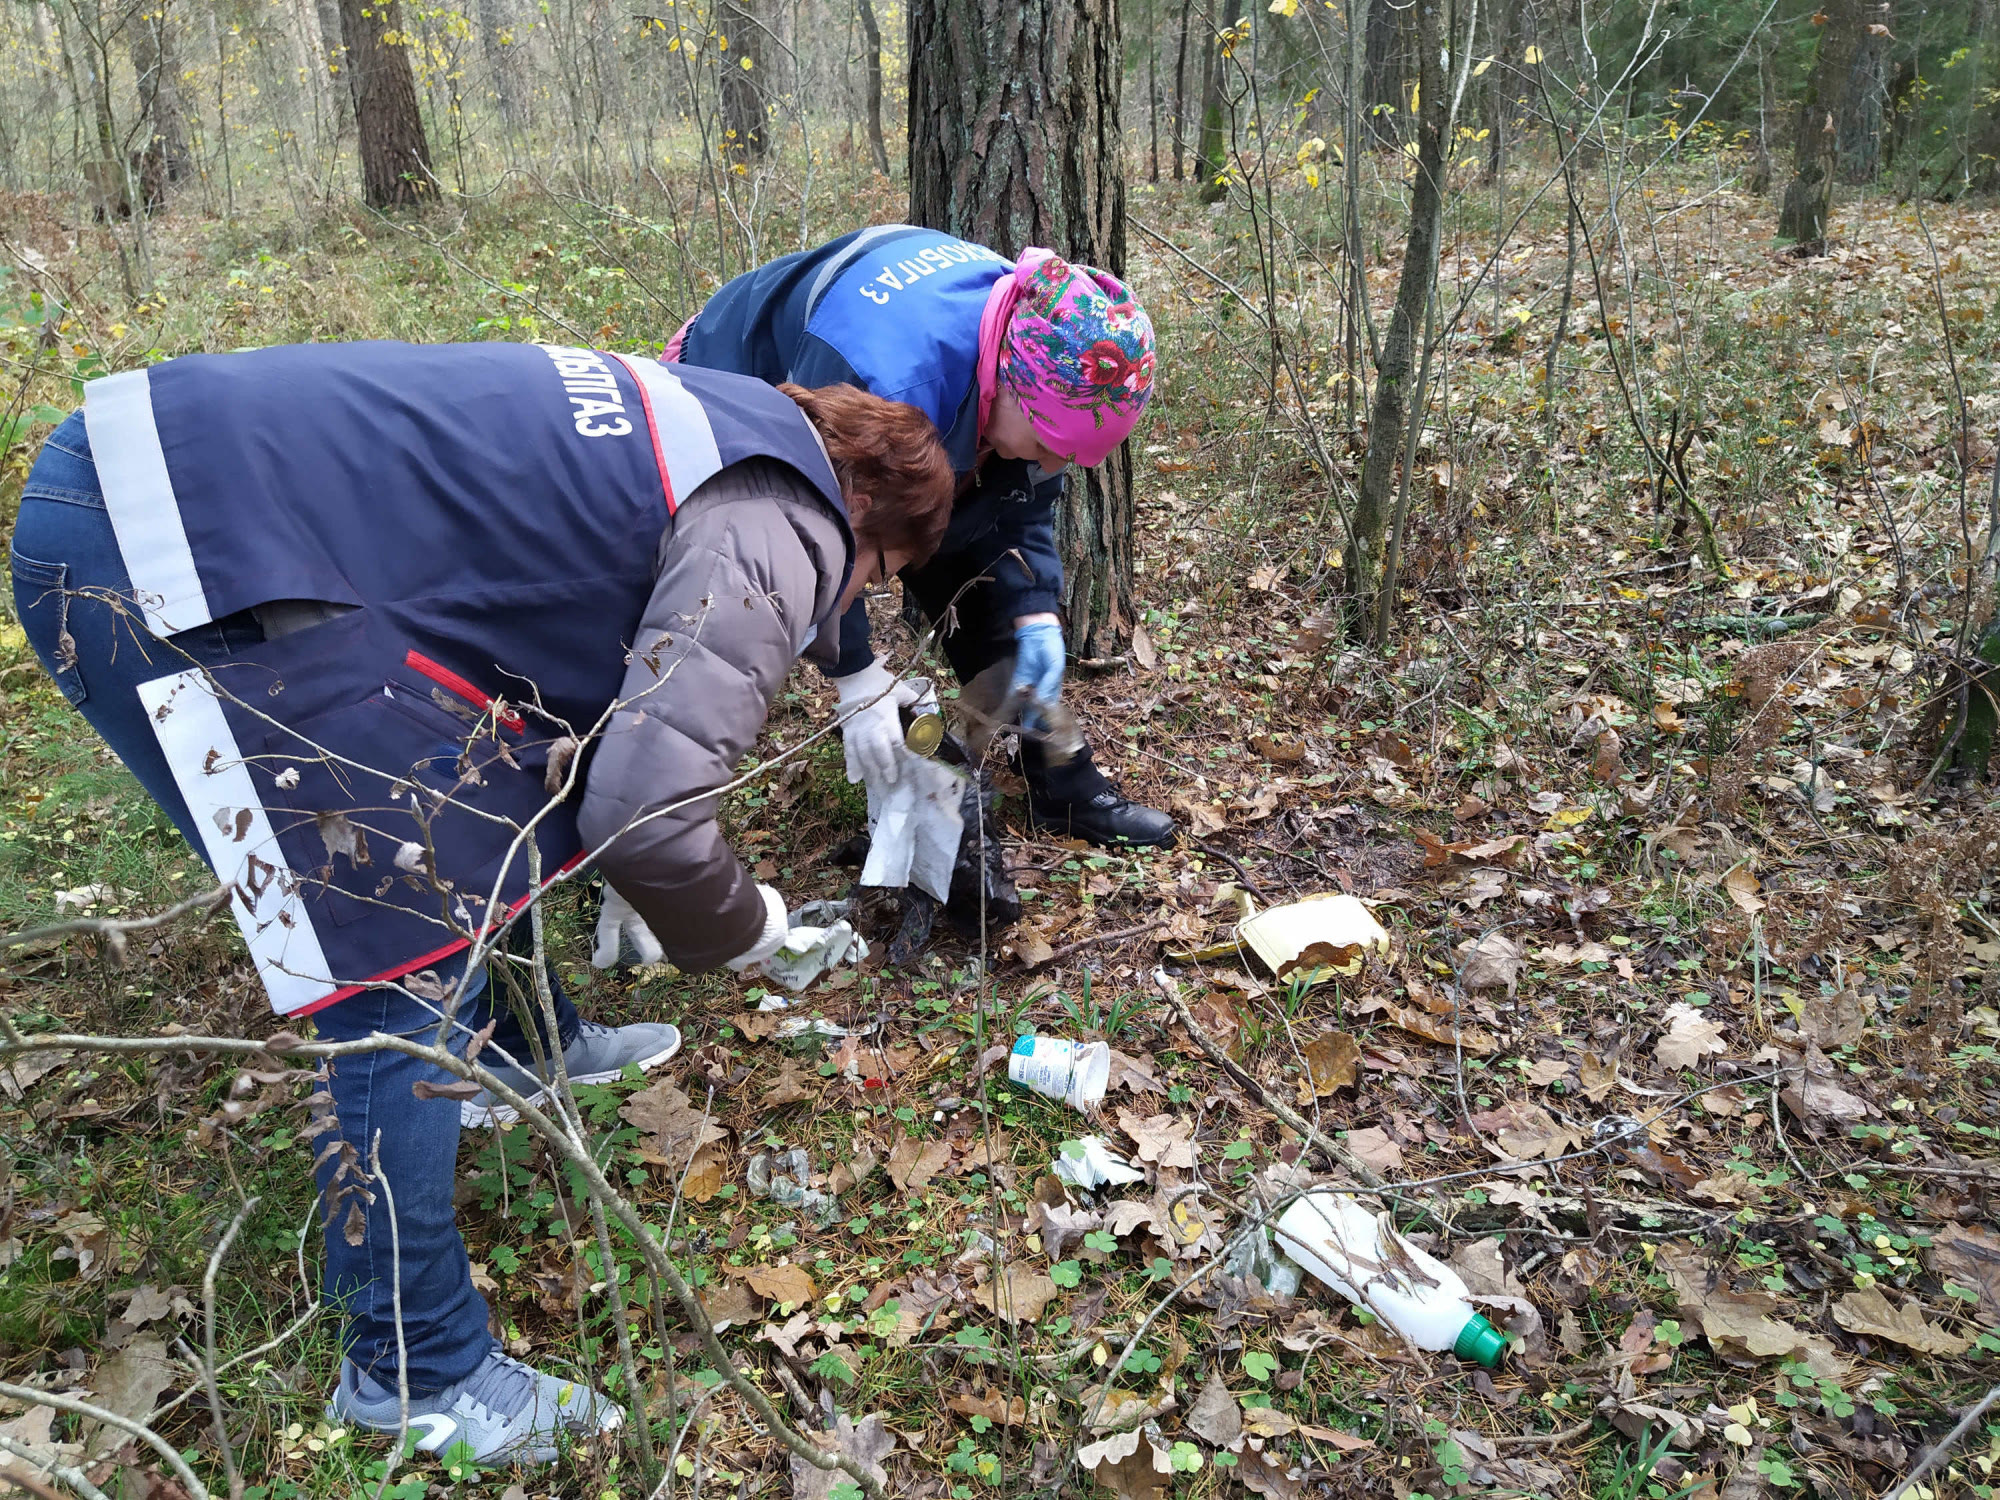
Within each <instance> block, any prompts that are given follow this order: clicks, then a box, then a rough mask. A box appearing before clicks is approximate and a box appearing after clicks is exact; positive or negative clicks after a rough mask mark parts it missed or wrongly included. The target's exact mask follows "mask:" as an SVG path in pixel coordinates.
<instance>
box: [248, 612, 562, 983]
mask: <svg viewBox="0 0 2000 1500" xmlns="http://www.w3.org/2000/svg"><path fill="white" fill-rule="evenodd" d="M410 654H411V655H412V656H415V655H416V652H414V651H412V652H411V653H410ZM582 863H583V855H582V853H580V852H579V853H578V854H577V856H576V858H574V859H572V860H571V861H570V862H569V863H568V864H566V865H564V866H563V867H562V868H561V869H560V870H558V871H556V873H555V875H552V876H550V877H549V878H548V879H547V880H545V881H543V882H542V889H543V890H547V889H548V888H549V887H550V886H552V885H554V884H555V882H556V878H557V876H562V875H567V874H568V873H569V872H570V871H571V870H574V869H575V868H576V867H577V866H578V865H580V864H582ZM532 899H534V898H533V897H532V896H523V897H522V898H521V899H520V900H519V901H516V902H515V903H514V904H513V905H512V906H510V907H508V908H507V915H508V916H509V917H510V918H511V917H514V916H517V915H519V914H520V912H521V911H522V910H523V909H524V908H525V907H526V906H527V904H528V902H529V901H531V900H532ZM471 946H472V940H471V939H470V938H458V939H455V940H454V941H452V942H449V943H446V944H445V945H444V946H443V947H442V948H433V949H432V950H431V951H430V952H428V953H426V954H423V955H422V956H420V957H417V958H413V959H410V960H409V961H408V962H407V963H400V964H396V965H393V966H392V967H390V968H387V969H384V970H383V971H382V972H381V973H380V974H374V975H371V976H369V977H368V978H367V979H364V980H362V981H361V982H360V983H359V984H350V985H344V986H342V987H341V988H340V989H337V990H335V991H334V992H333V993H332V994H331V995H328V996H327V997H326V998H325V999H323V1000H315V1001H313V1003H312V1004H310V1005H302V1006H300V1007H299V1008H298V1009H297V1010H288V1011H286V1012H285V1014H286V1015H287V1016H309V1015H311V1014H312V1013H313V1012H314V1011H316V1010H325V1009H326V1008H327V1007H328V1006H329V1005H333V1004H336V1003H337V1002H339V1001H342V1000H345V999H346V998H347V997H348V996H350V995H358V994H360V993H361V992H362V991H363V990H365V989H367V988H368V987H369V986H370V985H375V984H382V983H385V982H386V981H388V980H391V979H401V978H402V977H403V976H404V975H405V974H414V973H416V972H417V970H419V969H421V968H425V967H427V966H428V965H430V964H434V963H436V962H437V961H438V960H439V959H441V958H449V957H451V955H452V954H454V953H457V952H458V951H459V950H460V949H462V948H470V947H471Z"/></svg>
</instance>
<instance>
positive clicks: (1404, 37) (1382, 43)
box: [1361, 0, 1418, 146]
mask: <svg viewBox="0 0 2000 1500" xmlns="http://www.w3.org/2000/svg"><path fill="white" fill-rule="evenodd" d="M1415 20H1416V8H1415V6H1414V5H1412V4H1411V3H1410V0H1402V3H1400V4H1399V3H1397V0H1368V24H1367V29H1366V30H1365V31H1364V32H1363V33H1362V35H1363V36H1364V37H1365V38H1366V39H1367V40H1366V47H1367V52H1366V57H1365V60H1364V62H1363V65H1362V75H1361V76H1362V92H1361V102H1362V105H1363V111H1364V115H1365V118H1366V120H1367V126H1368V139H1369V140H1370V141H1371V142H1372V143H1374V144H1375V145H1377V146H1394V145H1396V144H1397V143H1398V141H1399V140H1400V139H1401V133H1400V130H1399V128H1398V126H1397V123H1396V122H1397V119H1398V117H1399V116H1401V114H1402V113H1403V111H1404V110H1405V109H1406V108H1408V106H1409V100H1408V99H1407V98H1406V97H1405V96H1404V91H1403V81H1404V80H1405V79H1406V78H1408V77H1409V76H1410V74H1411V73H1412V71H1414V69H1413V67H1412V64H1413V63H1414V62H1415V58H1414V57H1413V56H1412V55H1411V54H1412V53H1413V52H1414V51H1415V50H1416V47H1417V45H1418V43H1417V40H1416V37H1415V35H1414V23H1415Z"/></svg>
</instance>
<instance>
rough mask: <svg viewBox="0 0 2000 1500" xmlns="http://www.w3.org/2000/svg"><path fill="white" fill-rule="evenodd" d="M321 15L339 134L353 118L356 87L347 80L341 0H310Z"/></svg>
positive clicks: (320, 28) (320, 23)
mask: <svg viewBox="0 0 2000 1500" xmlns="http://www.w3.org/2000/svg"><path fill="white" fill-rule="evenodd" d="M309 3H311V5H312V7H313V10H314V12H315V13H316V14H317V15H318V16H319V37H320V45H321V47H322V48H323V49H324V50H325V53H326V75H327V78H328V80H329V81H330V82H331V83H332V85H333V86H332V88H331V89H330V90H329V91H328V93H329V97H330V98H331V99H332V102H333V120H334V131H335V134H338V133H339V132H340V131H342V130H344V129H346V128H347V126H348V124H349V123H350V122H352V120H353V119H354V90H353V88H352V87H351V86H350V85H349V83H348V82H347V81H346V80H347V43H346V41H345V40H344V39H343V37H342V35H341V29H340V0H309Z"/></svg>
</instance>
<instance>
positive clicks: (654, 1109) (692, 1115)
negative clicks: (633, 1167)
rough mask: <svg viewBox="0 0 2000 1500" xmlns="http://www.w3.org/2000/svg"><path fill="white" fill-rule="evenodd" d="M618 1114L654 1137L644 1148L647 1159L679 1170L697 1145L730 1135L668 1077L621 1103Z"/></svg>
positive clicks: (643, 1152)
mask: <svg viewBox="0 0 2000 1500" xmlns="http://www.w3.org/2000/svg"><path fill="white" fill-rule="evenodd" d="M618 1116H619V1118H620V1119H622V1120H624V1121H625V1123H626V1124H628V1125H636V1126H638V1128H639V1129H640V1130H642V1131H645V1132H646V1133H647V1134H649V1135H650V1136H651V1137H652V1139H651V1140H650V1141H648V1142H646V1143H645V1144H644V1145H642V1147H641V1148H640V1149H641V1152H642V1154H644V1155H645V1156H646V1159H647V1160H649V1161H652V1162H655V1163H658V1164H661V1165H665V1166H670V1167H673V1168H675V1169H677V1170H678V1169H679V1168H680V1167H681V1166H683V1165H684V1164H685V1163H686V1161H687V1159H688V1157H689V1156H690V1155H691V1154H692V1153H693V1152H694V1151H695V1149H696V1148H697V1147H700V1146H705V1145H707V1144H708V1143H709V1142H710V1141H719V1140H723V1139H726V1138H727V1136H728V1134H729V1132H728V1131H726V1130H724V1129H723V1128H722V1127H721V1126H720V1125H718V1124H716V1123H715V1120H714V1118H713V1117H712V1116H710V1115H708V1114H707V1113H706V1112H705V1111H703V1110H699V1109H696V1108H695V1107H694V1105H693V1104H692V1103H691V1102H690V1101H689V1099H688V1096H687V1094H686V1092H685V1091H684V1090H682V1089H680V1088H679V1087H677V1086H676V1085H675V1084H674V1082H673V1081H672V1080H671V1079H667V1078H662V1079H661V1080H660V1081H659V1082H658V1083H656V1084H654V1085H653V1086H652V1087H651V1088H647V1089H641V1090H640V1091H639V1092H638V1093H636V1094H634V1095H632V1096H631V1097H630V1098H629V1099H627V1100H626V1101H625V1102H624V1103H623V1104H621V1105H619V1106H618Z"/></svg>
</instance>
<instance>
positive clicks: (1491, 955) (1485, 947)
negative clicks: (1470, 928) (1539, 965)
mask: <svg viewBox="0 0 2000 1500" xmlns="http://www.w3.org/2000/svg"><path fill="white" fill-rule="evenodd" d="M1458 957H1459V965H1460V967H1459V976H1458V977H1459V983H1460V984H1462V985H1464V986H1465V988H1466V989H1468V990H1473V991H1478V990H1505V991H1507V993H1508V994H1510V995H1511V994H1513V993H1514V986H1515V985H1517V984H1518V983H1520V980H1521V971H1522V970H1523V969H1524V968H1526V967H1527V960H1526V959H1525V958H1523V957H1522V956H1521V950H1520V948H1519V947H1518V946H1517V945H1516V944H1515V942H1514V941H1513V939H1512V938H1509V937H1508V936H1507V935H1506V934H1505V933H1499V932H1489V933H1487V934H1486V936H1485V937H1483V938H1480V939H1478V940H1477V941H1474V940H1472V939H1469V938H1468V939H1467V940H1466V941H1465V942H1462V943H1460V944H1459V945H1458Z"/></svg>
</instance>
